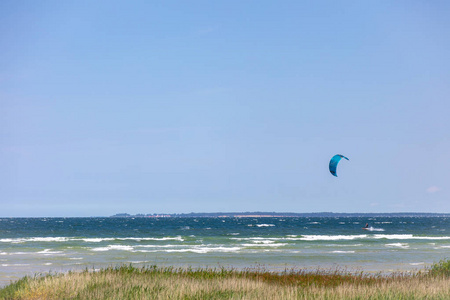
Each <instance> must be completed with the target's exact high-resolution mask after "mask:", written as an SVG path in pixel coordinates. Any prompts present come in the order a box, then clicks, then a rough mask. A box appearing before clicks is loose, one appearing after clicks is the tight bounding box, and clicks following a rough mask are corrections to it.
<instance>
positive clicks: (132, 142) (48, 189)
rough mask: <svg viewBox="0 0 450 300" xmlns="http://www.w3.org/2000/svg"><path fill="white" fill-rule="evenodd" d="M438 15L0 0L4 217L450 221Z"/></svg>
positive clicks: (367, 5)
mask: <svg viewBox="0 0 450 300" xmlns="http://www.w3.org/2000/svg"><path fill="white" fill-rule="evenodd" d="M449 16H450V2H448V1H232V0H227V1H80V0H77V1H56V0H55V1H16V0H3V1H1V2H0V216H4V217H5V216H6V217H7V216H11V217H13V216H108V215H112V214H115V213H120V212H128V213H133V214H134V213H182V212H215V211H231V212H232V211H235V212H237V211H278V212H287V211H289V212H320V211H333V212H447V213H449V212H450V175H449V172H450V118H449V112H450V18H449ZM336 153H340V154H344V155H346V156H347V157H348V158H349V159H350V161H341V163H340V165H339V169H338V175H339V177H337V178H336V177H333V176H332V175H331V174H330V173H329V172H328V162H329V159H330V158H331V157H332V156H333V155H334V154H336Z"/></svg>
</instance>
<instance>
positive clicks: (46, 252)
mask: <svg viewBox="0 0 450 300" xmlns="http://www.w3.org/2000/svg"><path fill="white" fill-rule="evenodd" d="M36 253H39V254H44V255H50V254H61V253H63V252H62V251H52V250H51V249H45V250H42V251H38V252H36Z"/></svg>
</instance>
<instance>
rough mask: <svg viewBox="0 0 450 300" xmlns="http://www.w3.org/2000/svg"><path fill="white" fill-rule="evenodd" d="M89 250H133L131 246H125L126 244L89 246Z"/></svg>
mask: <svg viewBox="0 0 450 300" xmlns="http://www.w3.org/2000/svg"><path fill="white" fill-rule="evenodd" d="M91 250H92V251H109V250H122V251H131V250H133V247H132V246H127V245H109V246H108V247H98V248H91Z"/></svg>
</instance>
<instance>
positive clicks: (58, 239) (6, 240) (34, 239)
mask: <svg viewBox="0 0 450 300" xmlns="http://www.w3.org/2000/svg"><path fill="white" fill-rule="evenodd" d="M114 240H122V241H128V240H131V241H137V242H140V241H170V240H174V241H184V239H183V238H182V237H181V236H174V237H173V236H172V237H170V236H167V237H122V238H121V237H101V238H100V237H99V238H80V237H28V238H4V239H0V242H2V243H12V244H17V243H27V242H68V241H83V242H88V243H99V242H105V241H114Z"/></svg>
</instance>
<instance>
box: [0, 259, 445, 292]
mask: <svg viewBox="0 0 450 300" xmlns="http://www.w3.org/2000/svg"><path fill="white" fill-rule="evenodd" d="M449 271H450V261H449V260H443V261H440V262H439V263H436V264H434V265H433V266H432V267H430V268H429V269H428V270H426V272H419V273H415V274H401V273H397V274H392V275H389V276H383V275H381V274H375V275H374V274H366V273H363V272H359V273H350V272H346V271H342V270H333V271H331V270H316V271H314V272H310V271H304V270H286V271H285V272H282V273H274V272H269V271H267V270H264V269H245V270H233V269H226V268H215V269H205V268H203V269H193V268H187V269H183V268H174V267H165V268H161V267H157V266H147V267H142V268H136V267H133V266H131V265H123V266H118V267H109V268H105V269H101V270H100V271H95V272H94V271H91V270H88V269H86V270H84V271H82V272H68V273H64V274H55V275H46V276H34V277H24V278H22V279H20V280H18V281H16V282H14V283H11V284H10V285H8V286H6V287H4V288H2V289H0V299H450V272H449Z"/></svg>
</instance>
